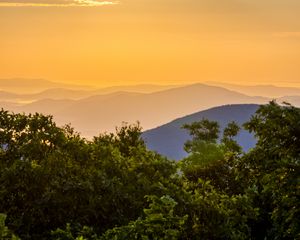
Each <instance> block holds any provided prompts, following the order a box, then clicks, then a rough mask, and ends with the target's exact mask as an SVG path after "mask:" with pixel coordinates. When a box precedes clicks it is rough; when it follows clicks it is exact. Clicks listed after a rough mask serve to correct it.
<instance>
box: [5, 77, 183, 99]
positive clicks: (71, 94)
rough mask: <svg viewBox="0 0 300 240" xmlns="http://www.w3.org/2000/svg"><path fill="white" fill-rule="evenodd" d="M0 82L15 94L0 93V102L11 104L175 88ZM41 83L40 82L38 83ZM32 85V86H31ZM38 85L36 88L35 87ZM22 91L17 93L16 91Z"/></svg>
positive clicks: (172, 86) (43, 81)
mask: <svg viewBox="0 0 300 240" xmlns="http://www.w3.org/2000/svg"><path fill="white" fill-rule="evenodd" d="M1 81H2V80H0V89H1V87H2V89H13V90H14V91H16V92H17V93H15V92H8V91H0V101H8V100H9V101H13V102H19V103H22V102H33V101H38V100H42V99H54V100H61V99H72V100H79V99H82V98H87V97H90V96H95V95H103V94H110V93H114V92H139V93H153V92H157V91H163V90H167V89H171V88H175V87H177V86H176V85H151V84H141V85H132V86H126V85H125V86H114V87H108V88H100V89H84V88H85V87H84V86H83V87H82V88H83V89H74V88H76V87H79V86H77V85H76V86H75V87H74V86H69V85H65V84H63V85H62V84H59V83H54V82H50V81H46V80H32V81H30V80H25V83H24V82H23V85H22V84H21V85H20V84H19V83H18V81H19V80H18V81H17V80H10V81H12V82H9V84H8V82H5V81H2V85H1ZM40 81H41V82H40ZM31 84H32V85H31ZM36 84H38V86H37V85H36ZM14 85H17V86H18V87H20V89H18V87H14ZM32 86H34V87H33V89H35V90H36V89H42V88H47V87H55V86H66V87H71V88H62V87H56V88H49V89H46V90H42V91H39V92H36V93H28V91H32V90H31V89H30V88H32ZM21 90H22V91H23V92H22V93H21V92H18V91H21Z"/></svg>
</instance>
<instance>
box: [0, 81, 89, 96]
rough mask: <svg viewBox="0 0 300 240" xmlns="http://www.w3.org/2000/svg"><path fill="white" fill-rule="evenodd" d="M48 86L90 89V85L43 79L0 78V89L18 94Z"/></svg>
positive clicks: (48, 87)
mask: <svg viewBox="0 0 300 240" xmlns="http://www.w3.org/2000/svg"><path fill="white" fill-rule="evenodd" d="M50 88H68V89H73V90H75V89H77V90H92V89H93V88H92V87H90V86H84V85H75V84H67V83H59V82H53V81H49V80H45V79H26V78H11V79H0V90H2V91H6V92H13V93H18V94H26V93H27V94H32V93H37V92H41V91H45V90H47V89H50Z"/></svg>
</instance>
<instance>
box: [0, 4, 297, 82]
mask: <svg viewBox="0 0 300 240" xmlns="http://www.w3.org/2000/svg"><path fill="white" fill-rule="evenodd" d="M24 3H25V5H26V4H27V5H28V4H29V5H30V6H24ZM96 3H97V4H96ZM98 3H99V1H98V0H0V32H1V37H0V53H1V57H0V78H14V77H25V78H45V79H49V80H54V81H62V82H72V83H83V84H90V85H95V86H99V87H102V86H109V85H120V84H121V85H123V84H137V83H157V84H170V83H172V84H178V83H179V84H180V83H189V82H201V81H224V82H232V83H238V84H257V83H263V84H276V85H288V86H300V17H299V16H300V1H299V0H226V1H225V0H119V1H118V2H116V1H112V2H105V4H103V3H101V4H98ZM108 3H116V4H108ZM53 4H55V6H53ZM96 5H97V6H96Z"/></svg>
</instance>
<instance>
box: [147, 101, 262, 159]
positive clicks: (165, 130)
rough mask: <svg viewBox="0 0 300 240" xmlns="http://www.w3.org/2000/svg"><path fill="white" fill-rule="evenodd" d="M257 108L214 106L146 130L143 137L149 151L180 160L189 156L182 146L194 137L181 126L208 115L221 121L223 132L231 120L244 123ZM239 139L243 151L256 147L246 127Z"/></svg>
mask: <svg viewBox="0 0 300 240" xmlns="http://www.w3.org/2000/svg"><path fill="white" fill-rule="evenodd" d="M258 107H259V105H257V104H236V105H226V106H220V107H215V108H211V109H208V110H205V111H201V112H197V113H194V114H191V115H188V116H185V117H182V118H179V119H176V120H174V121H172V122H170V123H167V124H165V125H162V126H160V127H158V128H155V129H151V130H148V131H145V132H144V133H143V135H142V137H143V139H144V140H145V141H146V144H147V147H148V148H149V149H150V150H154V151H156V152H158V153H160V154H162V155H164V156H167V157H168V158H170V159H175V160H180V159H182V158H184V157H185V156H187V153H186V152H185V151H184V150H183V146H184V143H185V142H186V141H187V140H188V139H190V138H191V137H190V136H189V134H188V132H187V131H186V130H184V129H181V127H182V125H184V124H189V123H192V122H196V121H200V120H202V119H203V118H207V119H209V120H212V121H217V122H219V124H220V126H221V131H222V130H223V129H224V127H226V125H227V124H228V123H229V122H232V121H235V122H236V123H238V124H239V125H240V126H242V124H244V123H245V122H247V121H248V120H249V119H250V118H251V116H252V115H253V114H254V113H255V112H256V110H257V109H258ZM236 139H237V141H238V143H239V144H240V145H241V146H242V147H243V149H244V151H248V150H249V149H250V148H252V147H254V146H255V142H256V141H255V138H254V136H253V135H251V134H250V133H249V132H247V131H245V130H244V129H243V130H241V132H240V133H239V135H238V136H237V138H236Z"/></svg>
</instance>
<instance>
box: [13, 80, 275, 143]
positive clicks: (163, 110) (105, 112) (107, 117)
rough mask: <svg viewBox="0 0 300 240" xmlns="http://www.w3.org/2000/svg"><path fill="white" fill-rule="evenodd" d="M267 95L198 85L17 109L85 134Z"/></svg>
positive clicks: (156, 123) (149, 125)
mask: <svg viewBox="0 0 300 240" xmlns="http://www.w3.org/2000/svg"><path fill="white" fill-rule="evenodd" d="M268 101H269V99H268V98H262V97H249V96H246V95H244V94H240V93H237V92H234V91H230V90H227V89H224V88H220V87H212V86H208V85H204V84H195V85H190V86H185V87H179V88H173V89H168V90H164V91H160V92H155V93H150V94H141V93H128V92H118V93H113V94H106V95H97V96H92V97H89V98H85V99H81V100H77V101H72V102H70V100H60V101H59V102H58V101H57V100H51V99H48V100H47V101H38V102H34V103H31V104H25V105H24V106H22V107H18V108H17V109H15V111H18V112H20V111H26V112H35V111H39V112H44V113H47V114H49V113H52V114H53V115H54V116H55V119H56V121H57V122H58V123H59V124H65V123H69V122H71V123H72V125H73V126H74V127H75V128H76V129H77V130H78V131H80V132H81V133H82V134H83V135H85V136H89V137H90V136H93V135H96V134H98V133H99V132H103V131H114V128H115V126H120V125H121V123H122V122H123V121H125V122H129V123H133V122H135V121H137V120H139V121H140V122H141V125H142V126H143V127H144V129H150V128H154V127H156V126H159V125H162V124H164V123H166V122H169V121H171V120H173V119H176V118H178V117H181V116H185V115H187V114H190V113H193V112H198V111H201V110H204V109H208V108H211V107H215V106H220V105H224V104H238V103H258V104H261V103H266V102H268Z"/></svg>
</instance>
